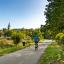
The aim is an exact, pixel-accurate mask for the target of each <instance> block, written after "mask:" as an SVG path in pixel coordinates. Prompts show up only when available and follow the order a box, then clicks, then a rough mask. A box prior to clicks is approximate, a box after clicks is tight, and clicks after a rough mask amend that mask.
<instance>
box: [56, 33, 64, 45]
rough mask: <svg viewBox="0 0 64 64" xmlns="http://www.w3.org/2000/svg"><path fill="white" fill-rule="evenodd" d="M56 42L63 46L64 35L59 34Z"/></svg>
mask: <svg viewBox="0 0 64 64" xmlns="http://www.w3.org/2000/svg"><path fill="white" fill-rule="evenodd" d="M56 41H57V42H58V43H59V44H63V45H64V33H59V34H57V35H56Z"/></svg>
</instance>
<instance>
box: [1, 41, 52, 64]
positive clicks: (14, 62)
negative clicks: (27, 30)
mask: <svg viewBox="0 0 64 64" xmlns="http://www.w3.org/2000/svg"><path fill="white" fill-rule="evenodd" d="M51 43H52V41H51V40H45V41H43V43H41V44H39V48H38V51H35V49H34V46H30V47H27V48H25V49H22V50H19V51H16V52H14V53H10V54H7V55H5V56H2V57H0V64H37V63H38V60H39V59H40V57H41V55H42V54H43V53H44V50H45V49H46V48H47V46H48V45H49V44H51Z"/></svg>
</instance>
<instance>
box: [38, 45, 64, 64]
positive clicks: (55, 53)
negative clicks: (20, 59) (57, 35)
mask: <svg viewBox="0 0 64 64" xmlns="http://www.w3.org/2000/svg"><path fill="white" fill-rule="evenodd" d="M38 64H64V51H62V49H61V47H60V46H59V45H53V44H52V45H50V46H48V48H47V49H46V50H45V53H44V54H43V55H42V57H41V59H40V61H39V63H38Z"/></svg>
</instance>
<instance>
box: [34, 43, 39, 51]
mask: <svg viewBox="0 0 64 64" xmlns="http://www.w3.org/2000/svg"><path fill="white" fill-rule="evenodd" d="M36 50H38V43H35V51H36Z"/></svg>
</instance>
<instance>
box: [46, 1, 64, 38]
mask: <svg viewBox="0 0 64 64" xmlns="http://www.w3.org/2000/svg"><path fill="white" fill-rule="evenodd" d="M47 1H48V2H49V4H48V5H46V9H45V15H46V25H45V26H47V27H49V29H48V30H51V31H52V35H53V36H54V37H55V36H56V34H57V33H59V32H63V31H64V0H47Z"/></svg>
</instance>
